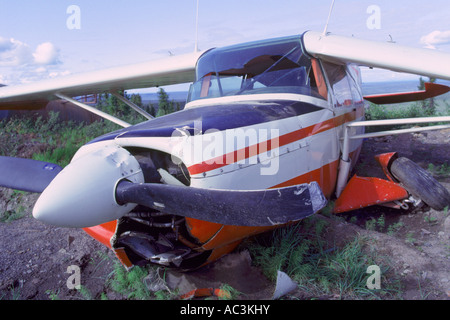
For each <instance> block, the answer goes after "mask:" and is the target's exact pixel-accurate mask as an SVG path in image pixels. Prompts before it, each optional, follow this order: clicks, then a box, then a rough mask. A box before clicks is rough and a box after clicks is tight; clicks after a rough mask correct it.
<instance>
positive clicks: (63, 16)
mask: <svg viewBox="0 0 450 320" xmlns="http://www.w3.org/2000/svg"><path fill="white" fill-rule="evenodd" d="M197 1H199V9H198V33H196V30H197V29H196V21H197V20H196V12H197V11H196V10H197V9H196V8H197ZM331 3H332V0H315V1H303V0H296V1H294V0H227V1H223V0H166V1H162V0H145V1H144V0H128V1H123V0H114V1H106V0H90V1H87V0H70V1H67V0H17V1H11V0H0V83H4V84H7V85H14V84H20V83H29V82H35V81H39V80H42V79H47V78H56V77H61V76H65V75H69V74H74V73H79V72H85V71H92V70H98V69H104V68H108V67H114V66H118V65H126V64H132V63H138V62H143V61H146V60H152V59H157V58H163V57H166V56H168V55H179V54H183V53H188V52H193V51H194V48H195V42H196V39H198V47H199V49H200V50H205V49H209V48H212V47H219V46H225V45H230V44H236V43H241V42H246V41H252V40H261V39H265V38H273V37H279V36H287V35H294V34H301V33H303V32H305V31H307V30H314V31H323V30H324V28H325V25H326V22H327V18H328V16H329V11H330V6H331ZM449 16H450V1H448V0H427V1H423V0H420V1H419V0H408V1H405V0H389V1H388V0H382V1H376V0H358V1H356V0H355V1H353V0H336V1H335V3H334V7H333V11H332V14H331V16H330V20H329V24H328V29H327V30H328V32H331V33H334V34H338V35H344V36H355V37H358V38H362V39H369V40H376V41H395V42H397V43H399V44H402V45H408V46H412V47H427V48H430V49H431V50H441V51H445V52H449V53H450V19H449ZM405 79H412V78H411V76H410V75H405V74H397V73H391V72H385V71H381V70H369V69H367V70H363V81H364V82H374V81H389V80H405Z"/></svg>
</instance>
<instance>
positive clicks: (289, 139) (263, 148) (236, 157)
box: [188, 108, 364, 175]
mask: <svg viewBox="0 0 450 320" xmlns="http://www.w3.org/2000/svg"><path fill="white" fill-rule="evenodd" d="M361 109H364V108H358V109H356V111H352V112H348V113H344V114H342V115H340V116H337V117H335V118H331V119H328V120H325V121H323V122H320V123H317V124H313V125H311V126H309V127H306V128H302V129H300V130H296V131H293V132H290V133H287V134H285V135H282V136H280V137H278V138H274V139H271V140H268V141H264V142H260V143H258V144H255V145H252V146H248V147H245V148H243V149H240V150H236V151H232V152H229V153H227V154H224V155H222V156H218V157H216V158H213V159H211V160H207V161H203V162H202V163H199V164H194V165H192V166H190V167H189V168H188V170H189V173H190V174H191V175H194V174H199V173H203V172H207V171H211V170H215V169H218V168H221V167H224V166H226V165H229V164H232V163H236V162H239V161H242V160H245V159H248V158H251V157H253V156H256V155H258V154H260V153H262V152H267V151H270V150H272V149H275V148H278V147H282V146H284V145H287V144H289V143H293V142H295V141H298V140H301V139H304V138H307V137H310V136H313V135H315V134H318V133H321V132H324V131H327V130H330V129H333V128H335V127H338V126H341V125H343V124H344V123H346V122H349V121H353V120H355V119H356V118H357V117H358V116H360V114H361ZM362 111H364V110H362ZM362 114H364V113H362ZM277 140H278V143H277ZM230 161H231V162H230Z"/></svg>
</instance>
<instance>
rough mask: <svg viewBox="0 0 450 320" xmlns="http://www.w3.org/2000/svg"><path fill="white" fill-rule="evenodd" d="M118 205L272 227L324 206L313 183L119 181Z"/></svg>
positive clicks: (244, 224)
mask: <svg viewBox="0 0 450 320" xmlns="http://www.w3.org/2000/svg"><path fill="white" fill-rule="evenodd" d="M116 200H117V201H118V203H122V204H125V203H136V204H140V205H143V206H146V207H149V208H153V209H155V210H159V211H162V212H166V213H170V214H174V215H180V216H184V217H189V218H194V219H199V220H204V221H210V222H215V223H220V224H224V225H238V226H273V225H279V224H285V223H288V222H293V221H298V220H301V219H303V218H306V217H308V216H310V215H312V214H314V213H316V212H317V211H319V210H321V209H322V208H323V207H324V206H325V205H326V203H327V200H326V199H325V196H324V195H323V193H322V190H321V189H320V187H319V185H318V184H317V183H316V182H312V183H310V184H301V185H297V186H292V187H285V188H279V189H264V190H250V191H246V190H242V191H241V190H217V189H203V188H194V187H186V186H177V185H166V184H158V183H147V184H135V183H131V182H128V181H125V180H123V181H121V182H120V183H119V184H118V186H117V189H116Z"/></svg>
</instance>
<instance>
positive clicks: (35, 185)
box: [0, 156, 62, 193]
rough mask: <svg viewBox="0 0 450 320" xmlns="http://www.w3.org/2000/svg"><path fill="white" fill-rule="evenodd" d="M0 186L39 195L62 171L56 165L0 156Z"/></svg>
mask: <svg viewBox="0 0 450 320" xmlns="http://www.w3.org/2000/svg"><path fill="white" fill-rule="evenodd" d="M0 168H1V171H2V174H1V175H0V186H2V187H6V188H11V189H15V190H21V191H27V192H37V193H41V192H42V191H44V189H45V188H47V186H48V185H49V184H50V182H51V181H52V180H53V179H54V178H55V177H56V175H57V174H58V173H59V172H60V171H61V170H62V168H61V167H60V166H58V165H56V164H53V163H49V162H44V161H37V160H31V159H23V158H14V157H2V156H0Z"/></svg>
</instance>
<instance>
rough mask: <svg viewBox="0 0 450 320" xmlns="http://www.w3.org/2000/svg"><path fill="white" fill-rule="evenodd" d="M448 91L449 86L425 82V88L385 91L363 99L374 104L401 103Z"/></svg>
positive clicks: (432, 96)
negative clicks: (385, 92)
mask: <svg viewBox="0 0 450 320" xmlns="http://www.w3.org/2000/svg"><path fill="white" fill-rule="evenodd" d="M449 91H450V87H448V86H445V85H442V84H437V83H431V82H426V83H425V90H421V91H414V92H401V93H387V94H377V95H370V96H365V97H364V99H366V100H367V101H370V102H372V103H375V104H391V103H402V102H411V101H420V100H425V99H430V98H434V97H437V96H440V95H441V94H445V93H447V92H449Z"/></svg>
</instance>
